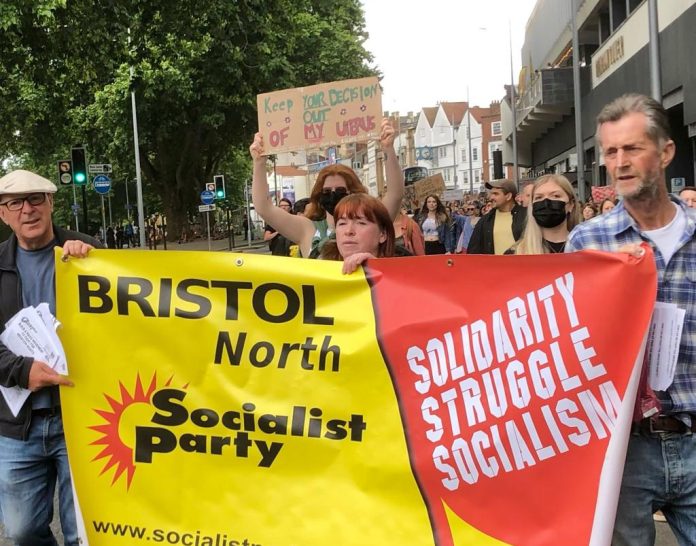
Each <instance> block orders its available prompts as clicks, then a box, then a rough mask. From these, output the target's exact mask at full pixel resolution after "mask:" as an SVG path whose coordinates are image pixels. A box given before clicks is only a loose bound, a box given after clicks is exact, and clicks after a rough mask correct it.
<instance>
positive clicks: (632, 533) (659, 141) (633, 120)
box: [566, 95, 696, 546]
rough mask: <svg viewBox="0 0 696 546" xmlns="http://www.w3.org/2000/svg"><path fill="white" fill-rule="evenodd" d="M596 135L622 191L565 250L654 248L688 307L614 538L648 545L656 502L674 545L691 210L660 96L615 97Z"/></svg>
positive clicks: (693, 249) (693, 509)
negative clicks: (673, 190)
mask: <svg viewBox="0 0 696 546" xmlns="http://www.w3.org/2000/svg"><path fill="white" fill-rule="evenodd" d="M596 137H597V138H596V140H597V142H598V143H599V144H600V146H601V147H602V151H603V153H604V159H605V163H606V168H607V173H608V174H609V177H610V178H611V181H612V184H613V186H614V189H615V190H616V193H617V194H618V195H619V196H620V197H622V198H623V199H622V200H621V202H620V203H619V204H618V205H617V206H616V207H615V208H614V209H613V210H612V211H610V212H608V213H607V214H604V215H602V216H601V217H599V218H597V219H595V220H592V221H590V222H585V223H582V224H580V225H578V226H577V227H576V228H575V229H574V230H573V231H572V232H571V234H570V236H569V238H568V242H567V244H566V252H569V251H571V252H572V251H574V250H581V249H598V250H613V251H615V250H619V249H620V248H621V247H625V245H630V244H635V243H643V242H645V243H647V244H649V245H650V246H651V247H652V249H653V252H654V253H655V262H656V266H657V270H658V291H657V298H658V300H659V301H661V302H670V303H674V304H676V305H677V306H678V307H679V308H681V309H684V310H685V311H686V317H685V320H684V328H683V331H682V336H681V340H680V344H679V356H678V361H677V366H676V371H675V373H674V379H673V381H672V384H671V385H670V386H669V387H668V388H667V389H666V390H665V391H661V392H656V393H655V394H656V396H657V399H658V400H659V405H660V411H659V413H658V414H657V415H654V416H652V417H648V418H646V419H643V420H642V421H637V422H634V423H633V426H632V431H631V432H632V433H631V437H630V439H629V443H628V453H627V455H626V465H625V468H624V474H623V480H622V483H621V493H620V497H619V506H618V510H617V515H616V522H615V525H614V537H613V541H612V543H613V544H616V545H624V544H625V545H631V546H636V545H648V544H650V545H652V544H654V542H655V525H654V523H653V518H652V514H653V512H655V511H657V510H662V512H663V513H664V515H665V517H666V518H667V521H668V523H669V524H670V526H671V528H672V530H673V531H674V533H675V535H676V536H677V539H678V540H679V543H680V544H696V434H693V433H694V432H695V431H696V237H695V235H694V233H695V232H696V210H694V209H690V208H688V207H687V206H686V205H685V204H684V203H683V202H682V201H680V200H679V199H676V198H673V197H670V195H669V194H668V192H667V184H666V176H665V169H666V168H667V166H668V165H669V164H670V162H671V161H672V159H673V158H674V153H675V145H674V142H673V141H672V140H671V139H670V135H669V120H668V117H667V112H666V111H665V110H664V108H663V107H662V105H661V104H659V103H658V102H656V101H654V100H653V99H651V98H648V97H645V96H642V95H624V96H622V97H619V98H618V99H616V100H614V101H613V102H611V103H610V104H608V105H607V106H605V107H604V108H603V109H602V111H601V112H600V114H599V116H598V117H597V136H596ZM617 289H621V288H620V287H617Z"/></svg>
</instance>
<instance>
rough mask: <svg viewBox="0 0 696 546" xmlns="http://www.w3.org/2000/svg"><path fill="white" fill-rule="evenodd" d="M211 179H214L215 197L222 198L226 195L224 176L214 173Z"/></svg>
mask: <svg viewBox="0 0 696 546" xmlns="http://www.w3.org/2000/svg"><path fill="white" fill-rule="evenodd" d="M213 180H214V181H215V199H224V198H225V195H226V192H225V177H224V176H223V175H221V174H216V175H215V176H213Z"/></svg>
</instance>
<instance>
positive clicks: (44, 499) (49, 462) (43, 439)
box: [0, 414, 78, 546]
mask: <svg viewBox="0 0 696 546" xmlns="http://www.w3.org/2000/svg"><path fill="white" fill-rule="evenodd" d="M56 483H57V485H58V503H59V509H60V523H61V528H62V530H63V536H64V537H65V544H66V546H68V545H69V546H77V544H78V540H77V523H76V520H75V506H74V502H73V495H72V485H71V481H70V469H69V467H68V453H67V450H66V447H65V437H64V436H63V419H62V417H61V416H60V414H57V415H53V416H32V421H31V426H30V428H29V436H28V438H27V441H25V442H23V441H21V440H15V439H13V438H6V437H4V436H0V506H1V507H2V515H3V519H4V523H5V531H6V533H7V535H8V537H9V538H10V539H12V540H13V541H14V542H15V544H17V545H18V546H57V544H58V543H57V542H56V539H55V537H54V536H53V533H52V532H51V529H50V527H49V526H50V524H51V520H52V519H53V495H54V492H55V487H56Z"/></svg>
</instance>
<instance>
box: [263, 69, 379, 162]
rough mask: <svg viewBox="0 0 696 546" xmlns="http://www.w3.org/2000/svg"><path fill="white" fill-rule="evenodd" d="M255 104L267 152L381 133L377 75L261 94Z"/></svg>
mask: <svg viewBox="0 0 696 546" xmlns="http://www.w3.org/2000/svg"><path fill="white" fill-rule="evenodd" d="M256 104H257V108H258V116H259V132H261V134H262V135H263V139H264V145H265V150H266V152H267V153H268V154H275V153H279V152H288V151H293V150H305V149H310V148H323V147H327V146H335V145H337V144H345V143H348V142H359V141H365V140H368V139H370V138H377V137H378V136H379V127H380V120H381V116H382V91H381V89H380V87H379V81H378V80H377V78H376V77H370V78H360V79H356V80H343V81H337V82H331V83H323V84H320V85H312V86H310V87H297V88H294V89H285V90H283V91H274V92H272V93H262V94H261V95H258V96H257V98H256Z"/></svg>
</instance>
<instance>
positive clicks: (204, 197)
mask: <svg viewBox="0 0 696 546" xmlns="http://www.w3.org/2000/svg"><path fill="white" fill-rule="evenodd" d="M213 201H215V192H214V191H208V190H205V191H202V192H201V203H203V204H204V205H210V204H212V202H213Z"/></svg>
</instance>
